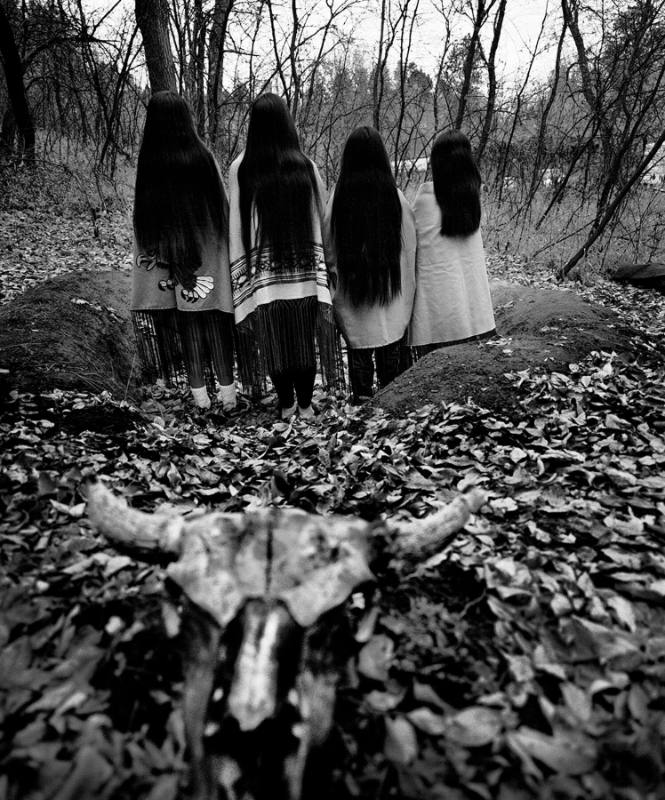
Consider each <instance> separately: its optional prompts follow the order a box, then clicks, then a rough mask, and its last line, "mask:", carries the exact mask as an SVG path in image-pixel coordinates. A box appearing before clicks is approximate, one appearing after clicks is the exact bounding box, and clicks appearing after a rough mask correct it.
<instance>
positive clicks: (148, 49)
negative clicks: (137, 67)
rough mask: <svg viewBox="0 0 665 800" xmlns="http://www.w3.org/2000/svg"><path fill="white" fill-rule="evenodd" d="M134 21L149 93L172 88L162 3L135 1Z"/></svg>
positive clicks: (173, 79)
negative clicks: (144, 65) (139, 33)
mask: <svg viewBox="0 0 665 800" xmlns="http://www.w3.org/2000/svg"><path fill="white" fill-rule="evenodd" d="M135 11H136V22H137V24H138V26H139V29H140V30H141V36H142V37H143V49H144V51H145V63H146V67H147V68H148V77H149V78H150V88H151V89H152V91H153V92H159V91H161V90H163V89H170V90H171V91H174V92H175V91H177V89H176V77H175V64H174V63H173V54H172V52H171V42H170V40H169V25H168V19H169V9H168V5H167V3H166V0H135Z"/></svg>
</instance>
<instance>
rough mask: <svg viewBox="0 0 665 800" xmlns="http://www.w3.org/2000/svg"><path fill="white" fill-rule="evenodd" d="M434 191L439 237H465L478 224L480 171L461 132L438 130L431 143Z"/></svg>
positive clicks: (472, 231) (476, 227) (478, 225)
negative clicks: (437, 207) (438, 210)
mask: <svg viewBox="0 0 665 800" xmlns="http://www.w3.org/2000/svg"><path fill="white" fill-rule="evenodd" d="M431 164H432V178H433V180H434V194H435V196H436V201H437V203H438V204H439V208H440V209H441V235H442V236H468V235H469V234H471V233H474V232H475V231H477V230H478V228H479V227H480V172H479V171H478V167H477V166H476V162H475V161H474V160H473V154H472V152H471V143H470V142H469V140H468V139H467V137H466V136H465V135H464V134H463V133H462V132H461V131H450V132H447V133H440V134H439V135H438V136H437V137H436V139H435V140H434V145H433V146H432V159H431Z"/></svg>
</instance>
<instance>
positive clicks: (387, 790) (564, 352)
mask: <svg viewBox="0 0 665 800" xmlns="http://www.w3.org/2000/svg"><path fill="white" fill-rule="evenodd" d="M20 215H23V216H22V217H21V216H20ZM0 231H1V232H2V238H3V240H5V241H8V242H9V244H8V246H7V247H6V248H5V249H3V250H2V252H0V289H1V291H2V299H3V303H2V307H1V308H0V315H3V316H2V320H3V322H6V321H7V320H11V330H12V334H11V337H5V339H3V340H1V342H2V348H0V352H1V353H2V356H0V367H2V366H4V365H5V364H8V363H9V359H10V354H11V353H12V352H13V351H12V347H11V345H12V339H13V344H14V345H17V346H20V347H21V348H22V349H23V353H24V355H25V356H27V355H29V354H30V353H32V352H34V351H36V350H40V349H41V350H43V351H44V352H43V354H42V356H41V357H40V360H39V363H40V364H41V365H42V366H41V367H40V366H39V364H37V362H35V363H34V365H33V366H32V367H30V370H28V368H27V367H25V362H26V360H27V359H26V358H22V359H16V360H15V361H13V362H12V366H11V369H12V371H15V372H16V374H18V373H19V372H20V370H21V369H24V372H23V373H22V374H28V372H30V371H31V374H41V376H42V377H41V379H40V380H38V381H36V382H34V383H31V384H28V383H26V384H25V386H23V387H22V388H21V389H20V391H16V390H12V388H11V386H10V385H7V386H6V387H5V396H4V399H2V400H0V403H2V405H1V406H0V453H1V455H0V511H1V512H2V514H1V515H2V522H1V523H0V544H1V550H2V564H3V571H2V574H1V575H0V609H2V611H1V612H0V613H1V616H0V645H2V647H1V649H0V729H1V733H0V775H1V776H2V777H0V798H3V800H4V798H7V799H8V800H19V799H20V800H42V799H43V800H47V799H48V800H74V799H75V798H77V799H78V798H93V797H94V798H113V800H119V799H120V798H126V799H127V800H130V798H131V800H157V798H159V800H171V798H175V797H176V796H177V793H178V786H179V785H181V784H182V782H184V780H185V777H184V776H185V767H184V763H185V758H186V754H185V744H184V739H183V725H182V711H181V707H180V705H179V699H180V692H181V686H182V684H181V672H180V665H179V660H178V658H177V653H176V651H175V649H174V647H173V645H172V644H171V643H170V642H169V641H167V639H166V637H165V633H164V631H163V627H162V621H161V616H160V607H161V598H162V592H163V583H164V574H163V572H162V570H160V569H159V568H158V567H155V566H148V565H145V564H140V563H137V562H134V561H132V560H130V559H129V558H128V557H127V556H125V555H119V554H117V553H115V552H114V551H113V550H112V549H111V548H110V547H109V546H108V545H107V544H106V543H105V542H104V541H103V540H102V539H101V538H100V536H99V535H98V533H97V532H96V531H95V530H94V529H93V527H92V525H91V524H90V522H89V521H88V520H87V517H86V509H85V482H86V480H87V479H89V478H92V477H101V478H102V479H103V480H104V481H105V482H106V483H107V484H108V485H109V486H110V487H111V488H113V489H114V490H115V491H116V492H117V493H118V494H122V495H124V496H125V497H126V498H128V499H130V500H131V503H132V505H134V506H136V507H139V508H143V509H146V510H152V509H153V508H156V507H157V506H164V505H165V506H166V507H167V508H177V509H178V511H180V512H181V513H186V512H189V511H192V510H193V509H196V508H200V507H201V506H212V507H215V508H217V509H222V510H234V511H235V510H242V509H243V508H246V507H247V506H248V505H250V504H252V503H255V502H259V501H264V500H265V499H266V497H269V498H270V499H271V500H272V502H274V503H276V504H282V503H287V504H289V505H295V506H298V507H301V508H304V509H306V510H308V511H316V512H320V513H329V512H335V513H339V514H346V515H351V516H359V517H362V518H364V519H367V520H377V519H383V518H395V517H400V518H409V517H414V516H416V517H420V516H422V515H423V514H425V513H427V512H429V511H431V510H433V509H435V508H437V507H439V506H440V504H441V503H442V502H444V501H447V500H448V499H450V498H452V497H454V496H455V495H456V494H458V493H459V492H461V491H464V490H465V489H467V488H468V487H470V486H475V485H478V486H481V487H483V488H484V489H485V490H486V491H487V493H488V501H487V503H486V504H485V505H484V506H483V507H482V509H481V510H480V513H479V514H477V515H476V517H475V518H474V519H473V520H472V522H471V523H470V524H468V525H467V526H466V528H465V529H464V531H462V532H461V533H460V534H459V535H458V537H457V538H456V539H455V541H454V542H453V544H452V545H451V546H450V547H449V548H448V549H447V550H446V551H445V553H443V554H442V555H440V556H435V557H434V558H431V559H429V560H428V561H427V562H426V563H423V564H421V565H419V566H418V567H417V568H415V570H414V571H412V572H410V573H408V574H402V573H400V574H397V573H395V572H394V571H390V570H387V571H386V573H385V574H384V575H381V576H379V577H380V579H381V582H380V588H381V592H380V595H379V596H378V599H377V602H378V603H379V605H380V615H379V618H378V622H377V628H376V631H375V635H374V637H373V638H372V640H370V642H369V643H368V644H367V645H365V647H364V648H363V650H362V651H361V652H360V653H359V654H358V657H357V658H355V659H354V665H353V668H352V669H350V671H349V674H350V675H354V676H355V679H354V680H349V683H348V685H347V686H345V687H343V689H342V690H341V692H340V694H339V702H338V708H337V714H336V721H335V729H334V734H333V737H332V739H331V743H330V752H329V759H330V763H331V765H332V766H333V774H332V776H331V779H330V781H328V782H327V783H326V786H325V787H322V788H321V792H320V796H321V797H328V796H329V797H331V798H332V797H335V798H336V800H343V799H344V798H352V797H358V798H388V797H400V798H424V799H425V800H429V799H430V798H431V799H432V800H444V798H445V800H462V799H464V800H479V799H481V800H529V799H530V798H543V800H573V798H597V799H598V800H601V798H602V800H613V798H616V799H617V800H637V798H644V799H645V800H647V799H648V800H659V799H660V798H662V797H663V796H665V751H664V749H663V741H665V703H664V702H663V697H664V696H665V556H663V546H664V543H665V476H664V473H665V418H664V414H663V408H665V362H664V361H663V358H662V354H661V352H660V351H661V349H662V347H661V344H660V343H662V341H663V336H664V334H665V298H663V296H661V295H658V294H656V293H653V292H646V291H641V290H638V289H633V288H629V287H623V286H619V285H617V284H613V283H610V282H607V281H602V280H598V281H596V282H594V284H593V285H591V286H586V287H581V286H576V285H570V286H567V287H563V286H560V285H558V284H556V283H555V282H554V281H553V280H552V279H551V277H550V276H549V275H548V274H547V273H546V272H545V271H544V270H542V269H539V268H538V265H537V264H529V265H526V264H523V263H518V262H515V261H514V260H512V259H510V258H507V257H502V259H495V258H491V259H490V267H491V272H492V275H493V277H494V278H495V279H496V280H497V281H499V282H498V283H495V284H494V287H493V289H494V302H495V305H496V308H497V321H498V325H497V327H498V330H499V334H500V336H499V337H497V338H496V339H494V340H490V341H488V342H484V343H481V344H473V345H463V346H457V347H456V348H447V349H445V350H441V351H438V352H436V353H433V354H430V355H429V356H427V357H426V358H425V359H422V360H421V362H419V363H418V364H417V365H416V366H415V367H414V368H413V369H412V370H410V371H409V372H408V373H405V375H403V376H401V377H400V379H398V381H396V382H395V384H394V385H393V386H391V387H388V388H387V389H386V390H384V391H383V392H381V393H380V394H379V395H377V397H376V398H375V400H374V401H373V402H372V403H370V404H369V405H368V406H365V407H361V408H354V407H351V406H349V405H347V404H346V402H345V398H344V397H343V396H342V395H339V396H327V395H326V394H325V393H323V392H322V391H318V392H317V396H316V398H315V401H316V403H317V405H318V410H319V414H318V417H317V420H316V423H315V424H311V425H308V424H307V423H304V422H302V421H298V420H295V421H294V422H292V423H288V424H287V423H282V422H278V421H276V419H275V412H274V408H273V407H272V405H271V404H270V401H268V404H266V405H264V406H258V407H256V408H254V409H252V410H251V411H250V412H245V413H239V414H236V415H233V416H231V417H224V415H223V414H221V412H220V411H219V409H217V408H215V407H213V409H211V411H209V412H206V413H198V412H195V411H194V409H193V408H192V407H191V406H190V404H189V400H188V398H187V397H186V395H185V393H183V392H179V391H175V390H167V389H163V388H158V387H149V388H148V389H141V388H140V387H139V386H138V385H137V384H136V370H135V368H134V367H133V366H132V360H133V359H132V357H131V356H130V354H129V351H127V352H125V349H124V345H123V344H122V342H120V341H119V340H118V338H117V332H118V330H123V331H125V333H124V334H123V335H124V336H127V337H128V336H129V333H128V327H127V326H128V321H127V318H126V309H123V308H121V307H119V306H120V304H121V300H122V298H123V297H126V295H123V294H122V291H125V290H122V291H121V290H120V288H119V287H120V286H122V285H126V282H127V280H128V266H129V265H128V252H129V250H128V245H129V242H128V237H127V230H126V218H125V217H123V216H122V215H117V216H113V215H110V216H109V217H108V218H102V219H101V221H98V224H97V232H98V235H97V236H95V234H94V231H93V229H92V225H91V223H90V221H89V220H87V219H85V218H84V217H83V216H82V215H76V214H69V215H68V214H63V215H61V216H58V215H54V214H53V213H51V214H48V213H46V211H45V210H44V209H43V208H42V207H41V206H40V205H39V204H38V203H35V206H34V207H32V208H30V207H27V208H26V207H25V206H22V207H21V210H20V211H19V210H18V209H9V210H4V211H2V212H1V213H0ZM7 235H8V238H7ZM82 266H85V267H87V268H88V269H89V270H91V272H89V273H85V274H82V275H78V276H75V277H72V276H68V275H66V274H65V273H67V272H70V271H71V269H72V268H79V267H82ZM102 273H105V275H104V276H103V277H100V275H101V274H102ZM86 274H87V275H88V277H86ZM90 276H92V277H90ZM111 276H117V277H118V280H117V281H115V280H111V279H110V278H111ZM49 278H50V279H53V281H54V283H51V284H49V285H48V287H44V286H43V283H44V281H45V280H46V279H49ZM58 281H60V282H61V283H58ZM123 281H124V284H123ZM57 286H60V289H54V287H57ZM31 287H35V288H34V289H31ZM95 287H96V288H95ZM26 290H31V291H32V292H33V294H31V291H26ZM34 293H36V295H35V294H34ZM543 293H544V294H543ZM35 297H36V299H35ZM587 301H590V302H592V305H589V302H587ZM26 304H28V305H26ZM33 305H34V306H35V307H38V308H39V309H40V310H39V314H40V315H41V316H39V317H38V320H39V323H38V324H35V317H33V316H31V315H30V314H31V313H32V312H30V310H29V308H30V307H31V306H33ZM72 308H74V311H75V313H74V314H73V315H72V314H71V313H70V312H71V310H72ZM94 320H97V321H98V330H97V329H96V328H94V324H96V323H94ZM91 325H92V326H93V328H92V329H91V327H90V326H91ZM45 328H48V329H49V332H48V333H49V337H50V338H48V337H47V338H39V339H37V338H35V337H37V336H38V334H40V332H43V330H44V329H45ZM6 329H7V326H6V325H4V326H3V330H6ZM33 329H35V330H33ZM58 332H59V333H60V336H58V335H56V334H58ZM86 334H88V335H87V340H88V345H89V346H92V345H91V344H90V343H91V342H92V341H99V342H100V343H101V344H100V345H99V347H100V348H101V350H100V351H99V352H98V353H97V357H96V359H95V363H94V365H93V366H94V370H95V372H94V376H93V377H92V378H91V377H90V374H88V373H86V372H85V370H79V373H76V372H75V371H74V372H72V370H69V373H68V375H69V377H70V378H71V376H72V374H74V379H73V380H71V382H69V383H67V382H66V380H63V381H62V383H61V385H60V386H58V385H57V382H58V381H60V377H57V376H56V383H53V385H49V381H52V380H53V378H54V370H51V372H50V373H49V372H48V370H47V371H45V372H44V370H43V365H44V364H48V363H51V364H53V363H54V362H55V361H57V360H58V359H60V358H64V356H62V354H60V355H59V356H58V359H56V358H50V359H49V358H48V355H49V347H51V348H55V347H56V346H57V341H58V339H63V338H68V339H71V340H72V341H76V340H81V339H86ZM92 334H94V337H93V336H92ZM95 337H97V338H95ZM128 341H129V339H128ZM49 342H50V344H49ZM109 342H113V346H115V348H116V349H115V351H112V349H109V348H110V345H109ZM37 344H39V345H40V347H36V345H37ZM127 346H128V348H130V347H131V343H130V344H128V345H127ZM460 348H461V349H460ZM72 349H73V348H70V350H72ZM70 350H68V352H70ZM53 352H55V350H53ZM109 353H110V356H109ZM70 354H71V353H70ZM76 358H77V359H79V360H82V361H83V363H84V364H85V362H86V361H87V362H90V361H91V354H90V352H89V351H87V352H83V353H81V354H79V355H77V356H76ZM106 358H110V363H112V364H113V365H114V370H115V372H114V371H113V370H110V369H109V368H108V367H104V366H103V365H104V363H105V362H104V359H106ZM63 363H64V362H63ZM22 364H23V367H22ZM488 364H491V365H492V366H491V367H488ZM100 365H101V366H100ZM39 369H42V373H38V370H39ZM105 370H106V371H105ZM488 370H489V371H488ZM61 372H62V373H63V374H64V373H65V372H66V370H65V369H64V368H63V369H62V370H61ZM88 372H90V370H89V371H88ZM58 374H59V373H58ZM104 374H106V376H107V380H108V384H107V385H104V383H103V381H102V380H101V378H100V377H99V376H102V375H104ZM81 375H82V378H81ZM77 376H78V377H77ZM478 376H480V378H479V377H478ZM65 377H66V378H67V375H66V376H65ZM77 381H79V382H77ZM28 386H29V388H30V389H31V393H30V394H29V393H27V388H28ZM276 474H278V475H279V486H280V492H279V493H277V492H276V491H275V475H276Z"/></svg>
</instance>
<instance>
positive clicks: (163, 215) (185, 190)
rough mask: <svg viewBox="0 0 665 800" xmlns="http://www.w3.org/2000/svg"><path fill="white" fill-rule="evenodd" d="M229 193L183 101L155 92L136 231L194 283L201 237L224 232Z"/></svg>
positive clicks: (147, 247)
mask: <svg viewBox="0 0 665 800" xmlns="http://www.w3.org/2000/svg"><path fill="white" fill-rule="evenodd" d="M225 201H226V195H225V192H224V186H223V185H222V181H221V178H220V176H219V171H218V169H217V164H216V163H215V159H214V158H213V156H212V153H211V152H210V150H208V148H207V147H206V146H205V144H204V143H203V141H202V140H201V138H200V137H199V135H198V134H197V132H196V129H195V128H194V121H193V119H192V115H191V112H190V110H189V107H188V105H187V103H186V102H185V100H183V98H182V97H180V95H178V94H177V93H176V92H171V91H162V92H155V94H153V95H152V97H151V98H150V102H149V103H148V111H147V115H146V120H145V127H144V129H143V139H142V141H141V149H140V151H139V158H138V166H137V170H136V188H135V192H134V234H135V237H136V241H137V244H138V246H139V248H140V249H141V250H144V251H146V252H152V251H154V252H157V254H158V256H159V259H160V261H164V262H166V263H167V264H168V265H169V267H170V269H171V272H172V274H173V276H174V277H175V278H176V279H177V280H178V281H179V282H180V283H182V284H183V285H184V286H185V287H187V286H188V285H191V281H192V279H193V276H194V273H195V272H196V270H197V269H198V268H199V267H200V266H201V246H202V241H203V240H204V239H205V238H206V237H207V236H208V235H210V234H212V233H215V234H217V235H219V236H222V235H224V233H225V231H226V227H227V222H226V216H225Z"/></svg>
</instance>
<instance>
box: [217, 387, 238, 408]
mask: <svg viewBox="0 0 665 800" xmlns="http://www.w3.org/2000/svg"><path fill="white" fill-rule="evenodd" d="M217 399H218V400H219V401H220V403H221V404H222V409H223V410H224V411H233V409H234V408H235V407H236V405H237V404H238V400H237V398H236V385H235V383H229V384H227V385H226V386H220V387H219V389H218V390H217Z"/></svg>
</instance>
